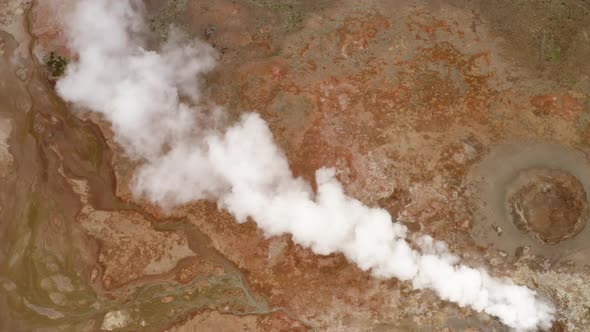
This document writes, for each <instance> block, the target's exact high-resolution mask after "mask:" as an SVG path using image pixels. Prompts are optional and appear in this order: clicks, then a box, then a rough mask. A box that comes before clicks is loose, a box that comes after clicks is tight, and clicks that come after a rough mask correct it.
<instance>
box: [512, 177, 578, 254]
mask: <svg viewBox="0 0 590 332" xmlns="http://www.w3.org/2000/svg"><path fill="white" fill-rule="evenodd" d="M506 200H507V202H506V204H507V209H508V211H509V213H510V218H511V219H512V222H513V223H514V225H515V226H516V228H518V229H519V230H521V231H524V232H530V233H532V234H533V235H534V236H535V237H536V238H537V239H538V240H539V241H541V242H543V243H546V244H557V243H559V242H561V241H563V240H566V239H569V238H572V237H574V236H576V235H578V233H580V231H581V230H582V229H583V228H584V226H585V225H586V222H587V219H588V200H587V197H586V192H585V191H584V187H583V186H582V184H581V183H580V181H578V179H576V178H575V177H574V176H573V175H571V174H570V173H568V172H565V171H562V170H555V169H542V168H531V169H527V170H524V171H521V172H520V173H519V174H518V175H517V177H516V179H514V181H513V182H512V183H510V184H509V189H508V190H507V194H506Z"/></svg>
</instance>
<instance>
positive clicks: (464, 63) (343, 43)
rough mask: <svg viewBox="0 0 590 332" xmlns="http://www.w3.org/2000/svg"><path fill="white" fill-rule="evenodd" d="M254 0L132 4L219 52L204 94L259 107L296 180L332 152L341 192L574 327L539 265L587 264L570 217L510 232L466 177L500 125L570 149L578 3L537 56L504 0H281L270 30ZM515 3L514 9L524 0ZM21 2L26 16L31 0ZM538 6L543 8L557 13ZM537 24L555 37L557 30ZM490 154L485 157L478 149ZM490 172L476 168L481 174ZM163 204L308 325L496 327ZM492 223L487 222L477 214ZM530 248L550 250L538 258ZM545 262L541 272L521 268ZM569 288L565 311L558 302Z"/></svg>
mask: <svg viewBox="0 0 590 332" xmlns="http://www.w3.org/2000/svg"><path fill="white" fill-rule="evenodd" d="M266 3H267V2H264V3H263V2H252V1H214V2H200V1H194V2H187V3H186V4H185V3H184V2H178V3H176V2H173V1H151V2H150V7H149V9H150V10H152V11H153V12H151V13H150V15H152V17H154V18H155V20H156V21H155V23H154V24H153V25H152V26H153V28H154V29H155V30H156V33H161V32H163V30H161V29H163V27H164V26H165V25H166V24H159V23H158V22H164V21H166V20H168V21H181V23H182V25H181V26H182V27H183V28H184V29H185V30H187V31H188V32H189V33H190V34H191V35H195V36H200V37H201V38H203V39H207V40H208V42H210V43H211V44H213V45H215V47H216V48H217V49H218V50H219V52H220V54H221V57H220V63H219V67H218V70H217V71H216V72H215V73H214V74H212V75H210V76H209V77H208V78H207V79H208V83H209V84H208V91H207V94H208V95H209V96H210V98H211V99H213V100H215V101H217V102H218V103H219V104H222V105H226V107H227V111H228V112H230V114H232V116H236V115H237V114H239V113H240V112H244V111H255V112H259V113H260V114H261V115H262V116H263V117H264V118H265V119H266V120H267V121H268V122H269V124H270V126H271V129H272V131H273V133H274V135H275V138H276V140H277V142H278V143H279V144H280V145H281V147H282V148H283V149H284V150H285V152H286V154H287V157H288V159H289V161H290V163H291V166H292V168H293V171H294V172H295V174H296V175H300V176H303V177H305V178H307V179H312V175H313V172H314V171H315V170H316V169H317V168H319V167H322V166H334V167H336V168H337V169H338V177H339V178H340V179H341V180H342V182H343V183H344V185H345V187H346V190H347V192H348V193H349V194H350V195H352V196H354V197H356V198H358V199H360V200H362V201H363V202H365V203H367V204H370V205H373V206H381V207H384V208H386V209H388V210H389V211H390V212H391V213H392V214H393V216H394V217H396V218H397V219H398V220H399V221H400V222H403V223H405V224H407V225H408V227H410V229H411V230H413V231H420V232H423V233H428V234H431V235H433V236H435V237H436V238H438V239H441V240H445V241H447V242H448V243H449V244H450V245H451V247H452V249H453V250H454V251H456V252H458V253H460V254H461V255H462V256H463V258H464V261H466V262H469V263H473V264H475V265H478V266H481V265H488V264H489V265H492V266H493V269H492V271H493V272H494V273H495V274H498V275H503V276H508V277H513V278H515V280H516V281H517V282H519V283H521V284H525V285H528V286H530V287H532V288H535V289H538V290H539V291H540V292H543V293H546V294H548V295H550V296H551V297H552V298H553V299H554V300H555V301H556V303H557V305H558V309H559V311H558V323H557V324H556V327H557V326H565V327H566V328H567V330H568V331H569V330H571V331H576V329H578V330H579V327H581V326H587V325H584V322H585V319H586V318H585V313H584V312H585V311H584V310H585V309H584V308H586V307H584V306H585V305H586V304H587V303H588V299H587V298H586V297H585V296H586V294H587V292H581V293H580V294H579V296H580V297H581V298H575V297H572V295H571V294H570V293H569V292H568V291H567V289H568V287H573V285H574V284H575V285H578V284H581V283H580V282H578V280H579V278H578V277H577V276H576V274H574V272H571V271H573V270H574V269H573V268H571V267H568V266H560V267H559V268H560V272H559V273H562V274H563V276H564V277H563V278H562V277H555V275H554V274H552V273H558V272H555V271H554V269H557V266H554V265H552V264H556V263H563V262H567V261H574V262H576V263H579V264H580V265H582V266H583V265H584V264H587V260H588V257H590V255H588V253H587V252H586V251H585V250H586V248H587V246H586V245H585V244H584V243H588V241H587V239H588V235H587V234H586V233H587V231H588V227H586V228H584V229H583V230H581V231H580V233H579V234H578V235H577V236H572V237H571V238H570V239H564V240H563V241H561V242H559V243H557V244H556V245H554V246H552V250H549V249H547V248H546V246H545V245H544V244H543V243H540V242H539V241H538V240H536V239H535V238H534V237H532V236H529V234H523V233H522V232H521V231H519V230H518V229H517V228H516V227H515V226H514V224H513V223H512V222H511V221H510V219H509V216H497V215H494V218H496V217H497V219H492V217H490V215H489V211H488V210H486V208H481V207H480V206H482V204H487V205H486V206H490V205H493V204H495V203H496V202H497V203H498V204H500V209H499V210H494V211H496V213H497V211H502V213H504V212H505V211H506V209H505V201H504V197H505V195H504V192H503V190H504V189H502V190H501V194H498V195H496V193H495V192H494V193H490V195H492V196H490V197H493V199H491V198H490V199H488V196H486V195H488V191H486V190H489V188H488V189H485V188H484V189H482V187H481V186H480V184H481V182H480V181H481V173H478V171H479V170H482V169H484V168H486V167H488V166H489V165H491V166H489V167H490V169H493V167H494V166H495V167H497V170H501V169H502V167H501V166H502V165H504V164H510V163H511V162H512V160H513V159H511V158H513V156H512V155H511V154H502V153H500V155H498V157H497V158H496V157H495V156H496V154H495V151H498V149H500V150H501V149H502V148H501V146H502V144H501V142H504V141H510V142H514V145H515V146H517V147H526V146H529V145H534V144H531V143H530V142H537V143H538V142H550V143H551V145H552V146H554V148H551V151H554V150H555V151H566V152H563V153H565V154H567V156H564V158H565V159H563V158H561V159H560V158H555V157H552V158H553V161H551V162H549V164H548V165H544V166H547V167H552V168H556V169H559V168H560V167H562V168H563V167H565V166H563V165H562V164H563V163H565V164H566V165H568V167H569V165H573V164H571V163H570V162H569V161H568V160H570V159H568V158H574V157H571V156H572V155H575V156H578V155H579V154H583V152H580V151H583V150H585V149H587V148H588V138H590V125H589V123H590V121H588V119H590V117H589V116H588V114H589V112H590V109H589V108H588V102H587V100H588V98H589V97H590V89H589V88H588V79H587V77H588V75H589V74H590V72H589V71H588V68H587V66H586V65H587V64H586V62H587V61H585V60H584V59H587V58H588V57H585V54H586V53H585V52H586V47H587V45H588V43H587V42H586V41H584V38H585V37H584V31H586V30H584V29H586V27H587V26H588V25H586V26H585V25H584V24H583V23H584V19H583V17H582V18H579V19H573V20H571V21H568V23H567V24H568V29H569V30H567V29H566V30H567V31H571V29H577V30H576V31H578V33H577V34H576V35H575V38H578V39H576V41H575V42H573V41H572V42H569V41H566V42H565V43H566V44H567V43H569V44H568V45H571V47H567V51H561V52H562V53H560V54H562V55H563V56H559V57H558V59H553V58H552V59H549V60H547V59H541V60H539V59H537V58H536V57H537V56H538V54H532V53H531V54H532V55H531V54H530V53H528V52H529V51H528V50H529V49H528V48H526V52H525V51H523V50H521V45H525V46H527V45H533V44H535V43H536V41H535V39H534V38H533V37H534V36H531V35H530V34H526V33H523V34H521V33H520V32H519V31H521V30H522V29H524V28H523V26H524V24H525V23H522V24H521V21H520V20H516V19H514V20H506V19H505V16H504V14H506V13H507V12H510V10H509V6H510V5H508V4H506V5H504V6H503V7H501V8H504V9H502V10H500V9H491V8H488V7H489V5H486V4H485V3H483V2H481V3H477V2H473V3H471V2H470V3H468V2H464V1H448V2H447V1H440V2H436V3H434V2H433V3H428V4H418V3H417V2H412V1H399V2H397V1H396V2H395V3H392V2H391V1H379V0H374V1H363V2H361V3H359V2H358V1H341V2H339V3H338V4H337V5H335V4H330V3H328V2H326V3H322V5H321V6H315V7H313V10H309V11H306V9H308V8H305V7H297V6H295V7H293V8H292V9H289V10H292V11H294V12H292V13H291V14H289V15H290V17H295V18H296V17H301V18H302V19H301V21H300V22H299V23H297V25H296V28H294V29H291V28H289V29H286V28H285V25H284V22H285V17H287V16H285V15H286V14H285V13H284V12H281V10H277V9H276V8H282V7H280V5H281V4H283V2H281V1H278V2H277V3H278V4H279V5H277V6H278V7H276V6H275V7H272V6H267V5H265V4H266ZM285 3H287V2H285ZM515 3H516V2H515ZM571 3H576V4H583V1H572V2H571ZM518 5H519V6H524V7H523V8H524V9H523V10H526V8H527V5H526V4H524V2H518ZM170 6H172V7H170ZM178 6H180V7H178ZM530 6H533V7H534V8H537V7H538V3H537V2H534V4H531V5H530ZM535 6H537V7H535ZM39 8H40V9H38V10H39V12H38V14H37V16H36V17H38V19H39V20H41V18H43V17H44V16H43V9H42V3H39ZM531 8H532V7H531ZM542 8H545V7H542ZM548 8H549V7H548ZM551 8H552V7H551ZM551 8H549V9H547V11H546V12H543V15H546V16H548V17H557V18H559V17H561V16H560V15H562V14H561V13H560V12H554V11H552V9H551ZM310 9H311V7H310ZM535 10H538V9H535ZM163 11H168V12H166V13H163ZM297 11H299V12H300V13H298V12H297ZM302 13H304V15H303V14H302ZM543 17H545V16H543ZM576 17H577V16H576ZM537 19H538V20H539V21H534V20H535V18H533V16H532V15H531V16H527V18H526V20H524V21H528V22H532V23H538V24H540V25H543V24H545V22H544V21H542V20H541V18H537ZM158 20H160V21H158ZM166 22H167V21H166ZM515 22H516V23H515ZM551 24H552V25H551V29H557V30H556V34H555V36H562V34H561V32H560V31H559V27H558V26H557V25H555V24H553V23H551ZM521 25H522V26H521ZM59 29H60V27H59V24H42V25H41V26H39V27H38V29H37V30H35V22H33V31H34V32H35V31H38V32H39V33H38V34H37V36H38V38H39V39H40V43H39V52H40V54H42V53H43V52H42V50H43V48H45V51H50V50H51V49H48V47H49V46H44V45H51V47H52V48H53V47H57V46H59V37H56V36H60V34H59ZM159 29H160V30H159ZM564 31H565V30H564ZM563 33H566V34H567V33H570V32H563ZM513 37H517V38H516V39H514V38H513ZM535 38H536V37H535ZM551 38H554V37H551ZM555 38H558V39H559V38H561V37H555ZM523 40H524V41H523ZM52 43H56V44H52ZM564 45H565V44H564ZM527 47H528V46H527ZM560 47H561V46H560ZM565 48H566V47H565V46H564V47H562V49H565ZM530 49H531V50H532V49H533V47H532V46H531V47H530ZM551 54H553V53H551ZM566 54H567V56H565V55H566ZM533 57H534V59H536V60H534V61H533V60H531V59H533ZM531 63H534V64H541V65H542V66H537V65H531ZM579 64H581V65H579ZM572 66H573V67H572ZM574 67H575V68H576V70H575V71H573V70H570V71H568V70H559V69H567V68H574ZM555 68H558V69H555ZM551 70H554V71H559V73H560V75H559V77H558V78H555V77H552V76H551V75H549V74H547V73H549V72H550V71H551ZM564 82H565V83H564ZM88 118H90V119H92V121H95V122H97V123H98V124H99V125H100V126H101V128H102V130H103V132H104V134H105V137H106V139H107V143H108V144H109V147H110V149H111V151H113V168H114V171H115V175H116V179H117V184H118V185H117V187H116V190H117V195H118V197H120V198H122V199H124V200H128V201H134V202H137V203H139V204H141V205H142V207H143V208H144V209H145V210H147V211H150V212H151V213H153V214H154V215H155V216H156V217H158V216H160V217H162V219H163V217H164V214H163V213H161V211H160V210H159V209H158V207H156V206H153V205H151V204H150V203H149V202H146V201H143V200H141V199H137V198H135V197H132V195H131V194H130V191H129V188H128V181H129V179H131V178H132V176H133V172H134V166H135V165H134V164H133V163H131V162H129V161H128V160H127V159H126V158H125V156H124V154H123V152H122V151H121V149H120V148H119V147H117V146H116V144H114V142H113V140H112V133H111V132H110V129H109V125H108V123H104V122H102V120H101V119H98V118H93V117H88ZM539 144H541V143H539ZM542 145H543V144H542ZM543 146H544V145H543ZM568 151H569V152H568ZM572 151H573V152H572ZM557 153H558V154H559V153H561V152H557ZM539 158H540V159H542V160H546V159H549V157H547V156H546V155H545V154H543V153H541V155H532V156H531V157H530V159H531V160H532V161H531V163H533V164H534V163H535V161H538V160H539ZM576 158H578V157H575V158H574V159H572V162H573V161H576V160H580V162H579V167H586V166H585V165H586V160H585V159H584V158H582V157H579V158H581V159H576ZM490 159H492V160H496V162H495V163H492V164H488V163H487V160H490ZM531 166H534V165H530V164H528V163H527V164H526V165H523V166H522V167H521V169H526V168H530V167H531ZM572 167H573V166H572ZM576 169H577V168H576ZM565 171H567V172H569V173H571V174H572V175H573V176H575V177H576V178H577V179H578V180H579V181H580V182H581V183H582V185H583V187H584V190H585V192H588V190H589V188H588V187H587V184H586V182H585V181H586V180H585V179H588V178H590V177H587V175H586V174H580V173H579V172H577V171H575V170H572V169H571V167H569V168H567V169H565ZM580 172H581V171H580ZM484 173H485V172H484ZM473 174H475V175H473ZM490 174H491V175H490ZM494 174H496V173H493V172H492V173H485V174H484V175H488V180H489V179H495V178H494V176H495V175H494ZM472 175H473V177H471V178H470V177H469V176H472ZM492 182H493V181H492ZM482 197H483V198H482ZM496 197H501V198H497V201H496ZM484 201H485V202H484ZM492 203H493V204H492ZM482 209H483V210H482ZM482 211H483V212H482ZM492 212H493V211H492ZM173 216H175V217H183V218H184V219H183V220H187V221H188V223H189V225H192V226H194V227H197V228H198V229H199V230H200V231H201V232H202V233H203V234H204V235H205V236H206V237H208V238H209V239H210V243H211V246H212V247H213V248H215V249H216V250H217V251H218V252H219V253H220V254H221V255H223V256H224V257H225V258H226V259H228V260H229V261H231V262H233V263H234V264H235V265H236V266H237V268H239V269H240V271H242V272H243V273H244V274H245V275H247V279H248V282H249V285H250V286H251V288H252V290H253V291H254V292H255V293H256V294H259V295H260V296H262V297H264V298H265V299H266V300H267V301H268V303H269V305H270V306H271V307H273V306H276V307H285V308H287V309H289V310H290V312H292V313H293V315H294V316H295V317H297V318H298V319H301V320H302V321H305V322H308V323H309V324H310V325H311V326H313V327H315V328H317V329H320V330H327V331H330V330H332V331H346V330H348V331H356V330H371V329H378V328H380V327H383V326H386V327H392V326H393V327H395V326H397V325H399V322H402V321H403V322H409V323H408V324H409V326H410V328H409V329H410V330H411V329H415V330H417V329H419V328H420V327H425V326H428V327H429V328H432V329H443V328H448V329H450V330H460V328H461V327H463V328H469V327H473V328H477V329H482V330H485V329H493V328H496V329H501V328H502V327H501V326H500V325H499V323H498V322H497V321H495V320H493V319H491V318H490V317H488V316H485V315H484V316H478V315H474V313H473V312H471V311H470V310H468V309H464V308H456V307H454V306H452V305H449V304H447V303H444V302H441V301H439V300H437V299H436V297H435V296H434V295H433V294H432V293H430V292H414V291H412V290H411V289H410V287H409V285H407V284H404V283H399V282H397V281H395V280H377V279H374V278H371V277H370V276H369V275H368V274H367V273H365V272H362V271H360V270H359V269H357V268H356V267H354V266H353V265H351V264H349V263H348V262H346V260H345V259H344V258H343V257H342V256H340V255H331V256H317V255H314V254H313V253H312V252H311V251H309V250H306V249H304V248H301V247H299V246H297V245H295V244H293V243H292V241H291V240H290V239H289V237H287V236H283V237H278V238H272V239H265V238H264V236H263V234H261V233H260V231H259V230H257V229H256V227H255V225H254V224H253V223H246V224H242V225H238V224H236V223H235V222H234V220H233V219H232V218H231V216H229V215H228V214H227V213H225V212H223V211H219V210H218V209H217V208H216V207H215V206H214V204H211V203H207V202H195V203H193V204H190V205H188V206H185V207H182V208H179V209H177V210H176V211H174V212H173ZM156 219H158V218H156ZM500 222H505V223H506V224H499V223H500ZM499 225H501V226H502V232H500V233H501V236H499V235H498V232H496V231H494V229H493V228H492V226H499ZM525 247H528V248H529V249H528V251H525V253H524V254H523V253H522V252H523V250H522V248H525ZM555 248H557V249H555ZM517 249H519V250H517ZM538 258H540V259H541V260H542V261H544V260H545V259H548V260H550V262H549V263H547V264H544V265H539V264H536V262H537V261H538ZM111 263H112V264H114V265H116V264H119V263H117V262H116V261H112V262H111ZM187 271H188V270H187ZM197 275H199V273H195V274H188V276H185V277H183V278H182V280H185V281H188V280H190V279H191V277H193V276H197ZM546 275H551V276H552V278H547V279H543V280H542V281H543V282H538V280H539V279H542V278H543V277H544V276H546ZM565 276H567V278H565ZM115 282H116V281H115ZM573 303H577V307H576V310H569V308H570V307H571V306H572V304H573ZM207 315H208V316H207ZM207 315H206V316H207V317H205V318H203V319H204V321H207V322H210V324H214V322H215V320H219V321H226V320H233V319H234V318H230V317H228V316H227V315H225V314H214V313H212V314H207ZM466 317H471V319H467V318H466ZM248 324H249V323H248Z"/></svg>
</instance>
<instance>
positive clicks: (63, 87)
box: [57, 0, 554, 331]
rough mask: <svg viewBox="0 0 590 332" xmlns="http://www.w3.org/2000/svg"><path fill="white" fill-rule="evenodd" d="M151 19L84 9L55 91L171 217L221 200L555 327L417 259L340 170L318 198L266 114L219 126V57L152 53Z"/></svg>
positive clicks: (506, 296)
mask: <svg viewBox="0 0 590 332" xmlns="http://www.w3.org/2000/svg"><path fill="white" fill-rule="evenodd" d="M142 14H143V13H142V8H141V5H140V3H139V2H136V1H129V0H125V1H122V0H116V1H115V0H112V1H109V0H83V1H80V2H79V4H78V6H77V8H76V9H75V10H74V12H73V13H72V15H71V19H70V20H69V22H67V28H68V29H67V34H68V36H69V47H70V48H71V49H72V51H74V52H75V53H77V54H78V55H79V58H78V60H77V61H75V62H73V63H71V64H70V65H69V66H68V69H67V71H66V74H65V76H64V77H63V78H62V79H60V80H59V82H58V83H57V91H58V93H59V94H60V95H61V96H62V97H63V98H64V99H65V100H67V101H69V102H72V103H74V104H77V105H80V106H83V107H85V108H89V109H91V110H93V111H95V112H99V113H101V114H102V115H103V116H104V117H105V118H106V119H107V120H108V121H110V122H111V124H112V127H113V129H114V132H115V139H116V140H117V142H118V143H119V144H120V145H121V146H122V147H124V148H125V150H126V151H127V153H128V154H129V155H130V156H131V157H133V158H136V159H138V160H141V161H143V164H142V165H143V166H141V167H140V168H139V170H138V172H137V174H136V176H135V179H134V191H135V193H136V194H137V195H144V196H146V197H147V198H149V199H150V200H152V201H153V202H156V203H158V204H160V205H163V206H173V205H175V204H182V203H187V202H190V201H193V200H198V199H211V200H215V201H216V202H217V204H218V205H219V206H220V207H222V208H224V209H227V210H228V211H229V212H231V213H232V214H233V215H234V217H235V218H236V220H237V221H238V222H245V221H246V219H247V218H248V217H250V218H252V220H254V221H255V222H256V224H257V225H258V227H260V228H261V229H262V230H264V232H265V234H266V235H267V236H273V235H280V234H291V235H292V238H293V240H294V241H295V242H296V243H298V244H300V245H302V246H305V247H309V248H311V249H312V250H313V251H314V252H315V253H317V254H320V255H328V254H331V253H335V252H340V253H342V254H344V255H345V256H346V257H347V259H348V260H350V261H352V262H354V263H355V264H357V265H358V266H359V267H360V268H361V269H363V270H365V271H367V270H370V271H371V273H372V274H373V275H375V276H377V277H381V278H393V277H395V278H398V279H401V280H407V281H409V282H411V284H412V285H413V287H414V288H417V289H431V290H433V291H434V292H436V294H438V296H440V297H441V298H442V299H444V300H448V301H451V302H454V303H456V304H458V305H459V306H469V307H471V308H473V309H475V310H477V311H484V312H486V313H488V314H490V315H494V316H496V317H498V318H499V319H500V320H501V321H502V322H503V323H504V324H506V325H508V326H510V327H512V328H514V329H516V330H522V331H526V330H535V329H546V328H549V327H550V325H551V322H552V320H553V315H554V308H553V306H552V305H550V304H548V303H547V302H545V301H543V300H541V299H540V298H539V297H538V296H537V294H536V293H535V291H533V290H530V289H528V288H526V287H522V286H517V285H514V284H513V283H512V281H510V280H507V279H496V278H493V277H491V276H490V275H489V274H488V273H487V272H485V271H484V270H481V269H474V268H470V267H467V266H464V265H460V264H459V259H458V257H457V256H455V255H453V254H451V253H449V252H448V250H447V246H446V245H445V244H444V243H442V242H439V241H435V240H433V239H432V238H430V237H428V236H423V237H421V238H420V239H419V240H418V243H417V244H418V247H419V250H417V249H413V248H412V247H411V246H410V245H409V244H408V241H407V240H406V235H407V229H406V227H405V226H403V225H401V224H399V223H396V222H393V221H392V218H391V216H390V215H389V214H388V213H387V212H386V211H385V210H383V209H379V208H371V207H367V206H365V205H363V204H362V203H360V202H359V201H358V200H355V199H353V198H351V197H348V196H347V195H346V194H345V193H344V191H343V188H342V185H341V184H340V183H339V182H338V180H337V179H336V178H335V172H334V170H333V169H325V168H322V169H319V170H318V171H317V172H316V181H317V191H315V192H314V191H313V190H312V187H311V186H310V185H309V184H308V183H307V182H305V181H304V180H303V179H301V178H295V177H293V175H292V173H291V171H290V168H289V164H288V161H287V159H286V158H285V155H284V154H283V153H282V152H281V151H280V150H279V148H278V147H277V146H276V145H275V144H274V142H273V138H272V134H271V132H270V130H269V128H268V126H267V125H266V123H265V122H264V121H263V120H262V119H261V118H260V117H259V116H258V115H257V114H255V113H249V114H245V115H243V116H242V117H241V119H240V120H239V121H238V122H237V123H235V124H233V125H231V126H229V127H225V128H223V127H222V126H220V123H222V120H223V119H222V117H223V112H222V111H221V110H219V109H217V110H215V109H214V107H213V111H211V109H212V107H210V106H209V107H204V106H203V101H202V100H201V98H200V94H199V89H200V84H199V82H200V80H199V77H200V76H202V74H203V73H205V72H207V71H209V70H211V69H212V68H213V66H214V63H215V52H214V51H213V50H212V48H211V47H209V46H208V45H206V44H204V43H202V42H199V41H189V40H186V39H183V37H181V35H180V34H179V33H177V32H174V31H172V32H171V33H170V36H169V38H168V40H167V42H166V43H164V45H163V46H162V47H160V48H159V49H158V50H156V51H150V50H147V49H146V46H145V45H146V42H145V40H144V38H143V37H142V35H143V34H142V33H143V32H144V31H146V26H145V22H144V21H143V18H142Z"/></svg>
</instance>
